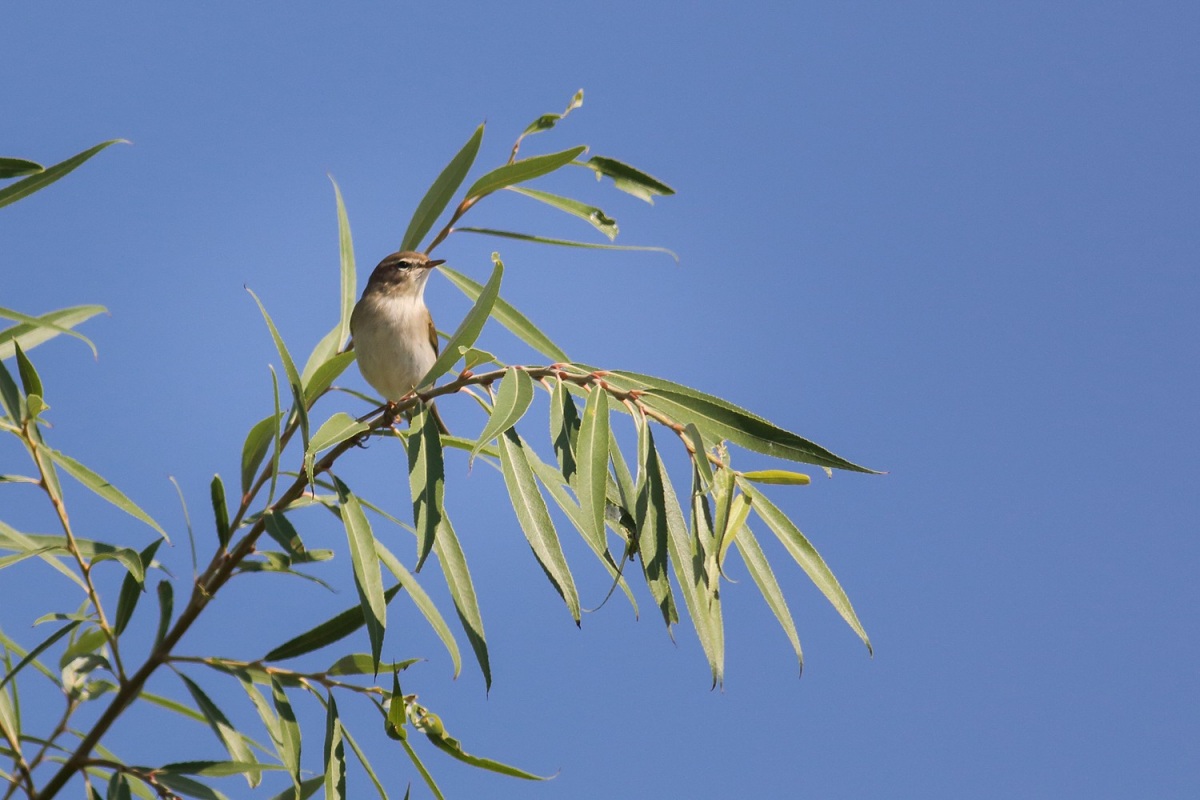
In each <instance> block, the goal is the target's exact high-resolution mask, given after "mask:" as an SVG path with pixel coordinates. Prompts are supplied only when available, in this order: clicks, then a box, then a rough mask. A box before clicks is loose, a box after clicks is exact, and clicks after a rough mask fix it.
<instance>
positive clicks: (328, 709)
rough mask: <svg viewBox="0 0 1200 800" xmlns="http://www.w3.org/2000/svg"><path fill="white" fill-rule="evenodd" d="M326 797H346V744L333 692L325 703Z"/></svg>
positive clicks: (327, 799) (343, 799) (335, 799)
mask: <svg viewBox="0 0 1200 800" xmlns="http://www.w3.org/2000/svg"><path fill="white" fill-rule="evenodd" d="M376 661H378V659H376ZM325 797H326V800H345V797H346V746H345V744H344V743H343V742H342V721H341V719H340V718H339V717H338V711H337V703H335V702H334V700H333V693H332V692H331V693H330V694H329V697H328V700H327V701H326V703H325Z"/></svg>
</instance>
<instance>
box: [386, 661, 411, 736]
mask: <svg viewBox="0 0 1200 800" xmlns="http://www.w3.org/2000/svg"><path fill="white" fill-rule="evenodd" d="M407 723H408V711H407V704H406V703H405V702H404V692H402V691H401V690H400V673H399V672H393V673H392V694H391V696H390V697H389V698H388V702H387V716H386V717H385V728H384V730H385V732H386V733H387V735H388V738H390V739H406V738H408V732H407V731H405V730H404V726H405V725H406V724H407Z"/></svg>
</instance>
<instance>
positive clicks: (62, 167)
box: [0, 139, 129, 208]
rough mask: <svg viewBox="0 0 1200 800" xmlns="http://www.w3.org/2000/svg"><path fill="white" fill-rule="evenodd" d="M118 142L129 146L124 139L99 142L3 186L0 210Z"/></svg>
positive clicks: (0, 196) (0, 191)
mask: <svg viewBox="0 0 1200 800" xmlns="http://www.w3.org/2000/svg"><path fill="white" fill-rule="evenodd" d="M118 142H120V143H122V144H129V142H127V141H126V140H124V139H112V140H110V141H107V142H101V143H100V144H98V145H96V146H95V147H89V148H88V149H87V150H84V151H83V152H82V153H77V154H76V155H73V156H71V157H70V158H68V159H66V160H64V161H60V162H58V163H57V164H55V165H54V166H52V167H46V168H45V169H44V170H42V171H41V172H37V173H34V174H33V175H30V176H29V177H28V178H24V179H22V180H19V181H17V182H16V183H12V184H9V185H8V186H5V187H4V188H3V189H0V208H3V207H4V206H6V205H8V204H9V203H15V202H16V201H18V200H20V199H21V198H23V197H28V196H29V195H31V194H33V193H34V192H36V191H37V190H39V189H42V188H44V187H46V186H49V185H50V184H52V183H54V182H55V181H56V180H58V179H59V178H61V177H63V176H64V175H66V174H67V173H69V172H70V171H71V170H73V169H75V168H76V167H78V166H79V165H80V164H82V163H83V162H85V161H87V160H88V159H89V158H91V157H92V156H94V155H96V153H99V152H100V151H101V150H103V149H104V148H106V147H108V146H109V145H113V144H117V143H118Z"/></svg>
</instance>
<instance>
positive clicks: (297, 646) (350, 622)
mask: <svg viewBox="0 0 1200 800" xmlns="http://www.w3.org/2000/svg"><path fill="white" fill-rule="evenodd" d="M400 588H401V587H400V585H399V584H397V585H395V586H393V587H391V588H390V589H388V590H387V591H385V592H384V593H383V599H384V600H385V601H386V602H389V603H390V602H391V600H392V598H393V597H395V596H396V593H397V592H399V591H400ZM365 624H366V619H365V617H364V616H363V611H362V605H361V604H360V605H356V606H354V607H353V608H348V609H346V610H345V611H343V612H341V613H340V614H337V615H335V616H333V617H330V618H329V619H327V620H325V621H324V622H322V623H320V624H319V625H317V626H315V627H313V628H310V629H309V630H307V631H305V632H304V633H302V634H300V635H299V636H295V637H293V638H291V639H288V640H287V641H286V642H284V643H283V644H281V645H279V646H278V647H276V648H275V649H273V650H271V651H270V652H269V653H267V654H266V655H265V656H263V658H262V660H263V661H284V660H286V659H289V658H297V657H298V656H302V655H304V654H305V653H311V652H313V651H314V650H320V649H321V648H322V647H327V646H328V645H331V644H333V643H334V642H337V641H340V640H342V639H345V638H346V637H347V636H349V635H350V634H352V633H354V632H355V631H357V630H358V629H359V628H361V627H362V626H363V625H365Z"/></svg>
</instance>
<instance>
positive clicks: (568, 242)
mask: <svg viewBox="0 0 1200 800" xmlns="http://www.w3.org/2000/svg"><path fill="white" fill-rule="evenodd" d="M454 230H455V231H456V232H458V233H479V234H483V235H484V236H499V237H501V238H502V239H517V240H519V241H522V242H533V243H534V244H552V245H555V246H557V247H582V248H585V249H587V250H630V251H637V252H645V253H666V254H667V255H669V256H670V257H671V258H673V259H675V263H676V264H678V263H679V256H678V255H676V254H675V251H674V250H668V249H667V248H665V247H652V246H650V245H641V244H596V243H595V242H578V241H575V240H573V239H552V238H550V237H548V236H535V235H534V234H532V233H517V232H516V231H501V230H496V229H495V228H472V227H462V228H455V229H454Z"/></svg>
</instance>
